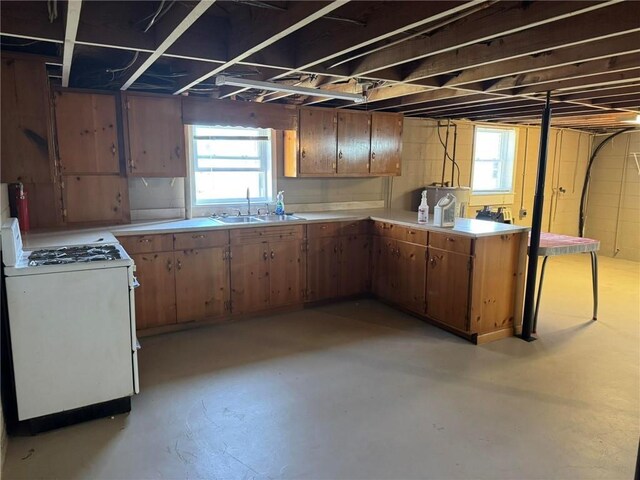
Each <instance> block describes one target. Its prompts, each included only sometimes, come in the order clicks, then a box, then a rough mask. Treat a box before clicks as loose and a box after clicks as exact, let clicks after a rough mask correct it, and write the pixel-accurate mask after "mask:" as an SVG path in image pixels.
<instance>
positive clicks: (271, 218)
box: [256, 214, 306, 222]
mask: <svg viewBox="0 0 640 480" xmlns="http://www.w3.org/2000/svg"><path fill="white" fill-rule="evenodd" d="M256 218H259V219H260V220H262V221H264V222H292V221H297V220H306V219H305V218H302V217H296V216H295V215H275V214H270V215H258V216H257V217H256Z"/></svg>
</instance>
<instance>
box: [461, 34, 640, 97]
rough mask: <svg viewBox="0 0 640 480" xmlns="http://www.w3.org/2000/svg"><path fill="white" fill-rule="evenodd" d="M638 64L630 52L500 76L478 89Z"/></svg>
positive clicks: (611, 70) (504, 87)
mask: <svg viewBox="0 0 640 480" xmlns="http://www.w3.org/2000/svg"><path fill="white" fill-rule="evenodd" d="M639 40H640V34H639ZM637 46H640V43H638V45H637ZM638 52H640V49H639V50H638ZM638 66H640V53H630V54H627V55H619V56H616V57H610V58H603V59H600V60H593V61H589V62H580V63H576V64H571V65H565V66H563V67H557V68H551V69H548V70H541V71H536V72H529V73H523V74H520V75H514V76H510V77H506V78H501V79H498V80H497V81H496V82H495V83H492V84H491V85H489V86H488V87H486V88H483V86H480V88H479V89H478V90H479V91H484V92H494V91H498V90H508V89H512V88H516V87H525V86H529V85H539V84H543V83H549V82H558V81H562V80H571V79H579V78H583V77H591V76H594V75H602V74H606V73H614V72H623V71H626V70H633V69H637V68H638ZM467 88H471V89H475V88H473V86H470V85H467Z"/></svg>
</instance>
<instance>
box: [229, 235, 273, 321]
mask: <svg viewBox="0 0 640 480" xmlns="http://www.w3.org/2000/svg"><path fill="white" fill-rule="evenodd" d="M269 252H270V251H269V244H267V243H256V244H250V245H234V246H233V247H232V249H231V255H232V257H231V309H232V311H233V313H247V312H255V311H259V310H266V309H267V308H269Z"/></svg>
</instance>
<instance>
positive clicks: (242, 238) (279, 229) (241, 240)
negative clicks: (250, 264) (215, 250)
mask: <svg viewBox="0 0 640 480" xmlns="http://www.w3.org/2000/svg"><path fill="white" fill-rule="evenodd" d="M230 236H231V244H232V245H242V244H250V243H265V242H273V241H278V240H302V238H303V237H304V225H294V226H274V227H258V228H237V229H233V230H231V232H230Z"/></svg>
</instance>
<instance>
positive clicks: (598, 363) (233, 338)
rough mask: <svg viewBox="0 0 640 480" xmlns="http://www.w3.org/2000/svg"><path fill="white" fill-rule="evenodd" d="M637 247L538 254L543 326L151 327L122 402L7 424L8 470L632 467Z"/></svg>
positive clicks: (335, 310)
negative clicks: (619, 251) (592, 262)
mask: <svg viewBox="0 0 640 480" xmlns="http://www.w3.org/2000/svg"><path fill="white" fill-rule="evenodd" d="M639 267H640V265H639V264H637V263H631V262H625V261H619V260H612V259H609V258H602V259H601V309H600V320H599V321H598V322H594V323H592V322H590V321H588V319H589V318H590V314H591V299H590V292H591V286H590V277H589V258H588V257H587V256H580V255H579V256H572V257H564V258H553V259H550V261H549V264H548V269H547V282H546V285H545V287H546V288H545V290H544V298H543V304H542V310H541V318H540V327H539V336H540V339H539V340H538V341H536V342H533V343H525V342H523V341H521V340H518V339H516V338H511V339H506V340H501V341H498V342H496V343H492V344H488V345H484V346H479V347H477V346H474V345H471V344H469V343H467V342H465V341H463V340H461V339H458V338H457V337H455V336H452V335H450V334H448V333H445V332H443V331H441V330H438V329H437V328H434V327H431V326H429V325H426V324H424V323H422V322H420V321H419V320H416V319H414V318H412V317H409V316H406V315H404V314H401V313H399V312H396V311H394V310H392V309H390V308H387V307H385V306H383V305H381V304H379V303H377V302H375V301H368V300H367V301H361V302H344V303H339V304H334V305H330V306H325V307H321V308H314V309H311V310H305V311H302V312H297V313H290V314H285V315H278V316H273V317H267V318H256V319H253V320H248V321H243V322H238V323H235V324H229V325H225V326H220V327H213V328H203V329H198V330H191V331H188V332H181V333H176V334H168V335H162V336H157V337H153V338H148V339H145V340H144V341H143V350H142V352H141V355H140V359H141V370H140V376H141V381H142V393H141V394H140V395H139V396H137V397H136V398H134V401H133V411H132V413H131V414H129V415H121V416H117V417H115V418H112V419H104V420H98V421H94V422H89V423H86V424H82V425H77V426H74V427H70V428H65V429H62V430H58V431H54V432H50V433H46V434H42V435H39V436H36V437H32V438H29V437H24V438H12V439H11V441H10V443H9V450H8V454H7V458H6V464H5V470H4V478H5V479H19V478H28V479H36V478H54V477H55V478H92V479H98V478H100V479H116V478H118V479H119V478H122V479H142V478H172V479H183V478H208V479H213V478H224V479H248V478H256V479H262V478H274V479H277V478H325V479H356V478H368V479H373V478H375V479H409V478H434V479H467V478H487V479H499V478H501V479H541V478H543V479H551V478H554V479H555V478H562V479H570V478H575V479H590V478H614V479H628V478H632V476H633V471H634V466H635V458H636V452H637V449H638V435H639V419H640V418H639V417H640V414H639V411H640V410H639V398H638V397H639V391H640V386H639V373H638V372H639V369H638V366H639V358H640V352H639V322H638V320H639V318H640V289H639V281H638V280H639Z"/></svg>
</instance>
